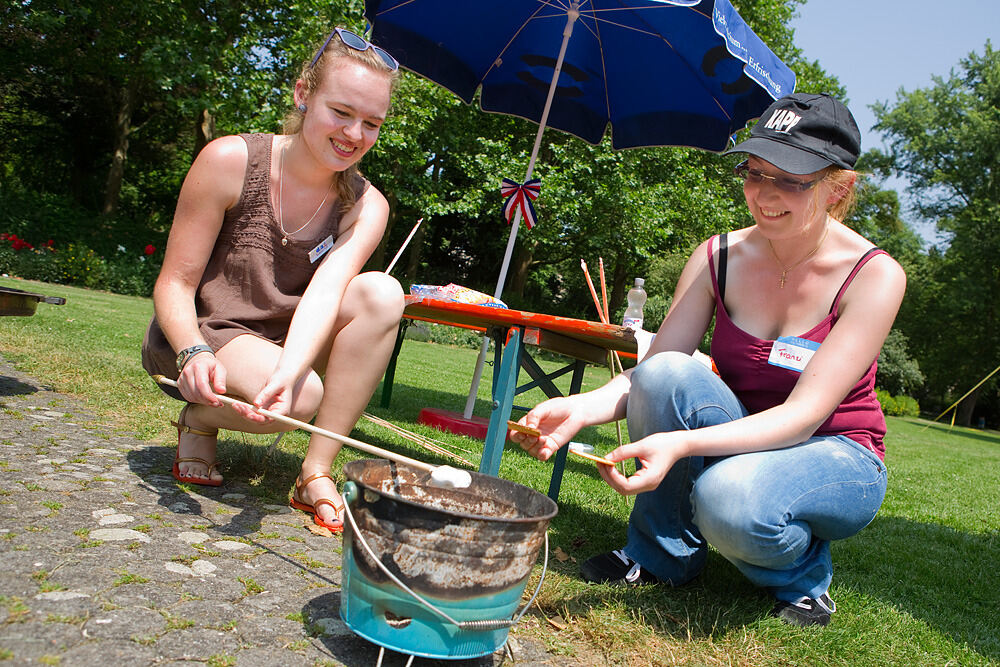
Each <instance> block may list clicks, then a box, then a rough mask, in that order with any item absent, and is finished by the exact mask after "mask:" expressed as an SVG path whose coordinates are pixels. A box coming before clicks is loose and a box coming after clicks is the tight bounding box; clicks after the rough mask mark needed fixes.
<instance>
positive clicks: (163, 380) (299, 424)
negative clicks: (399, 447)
mask: <svg viewBox="0 0 1000 667" xmlns="http://www.w3.org/2000/svg"><path fill="white" fill-rule="evenodd" d="M153 380H155V381H156V382H159V383H160V384H165V385H167V386H170V387H176V386H177V382H176V381H174V380H171V379H170V378H168V377H164V376H163V375H154V376H153ZM219 400H220V401H222V402H223V403H226V404H227V405H242V406H244V407H247V408H250V409H251V410H253V411H255V412H258V413H260V414H262V415H264V416H265V417H270V418H271V419H273V420H274V421H278V422H283V423H285V424H289V425H291V426H294V427H296V428H300V429H302V430H303V431H309V432H310V433H315V434H316V435H321V436H323V437H324V438H330V439H331V440H338V441H340V442H342V443H344V444H345V445H348V446H349V447H353V448H354V449H359V450H361V451H362V452H366V453H368V454H373V455H375V456H378V457H379V458H383V459H389V460H390V461H395V462H396V463H402V464H404V465H408V466H412V467H414V468H417V469H419V470H424V471H426V472H434V470H436V469H437V468H438V466H435V465H431V464H430V463H424V462H423V461H418V460H416V459H411V458H410V457H408V456H403V455H402V454H397V453H395V452H390V451H389V450H387V449H382V448H381V447H376V446H375V445H369V444H368V443H365V442H361V441H360V440H355V439H354V438H349V437H347V436H346V435H340V434H339V433H334V432H333V431H327V430H326V429H324V428H320V427H318V426H313V425H312V424H308V423H306V422H303V421H299V420H298V419H295V418H293V417H286V416H285V415H279V414H278V413H276V412H271V411H270V410H267V409H265V408H258V407H255V406H253V405H251V404H249V403H246V402H244V401H238V400H236V399H235V398H230V397H229V396H219Z"/></svg>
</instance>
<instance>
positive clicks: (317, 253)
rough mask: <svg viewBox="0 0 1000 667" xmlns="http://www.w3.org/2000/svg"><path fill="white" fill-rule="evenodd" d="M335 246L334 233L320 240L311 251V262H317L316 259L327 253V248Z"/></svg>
mask: <svg viewBox="0 0 1000 667" xmlns="http://www.w3.org/2000/svg"><path fill="white" fill-rule="evenodd" d="M332 247H333V234H330V235H329V236H327V237H326V238H325V239H323V240H322V241H320V242H319V245H318V246H316V247H315V248H313V249H312V250H310V251H309V263H310V264H315V263H316V260H317V259H319V258H320V257H322V256H323V255H325V254H326V252H327V250H329V249H330V248H332Z"/></svg>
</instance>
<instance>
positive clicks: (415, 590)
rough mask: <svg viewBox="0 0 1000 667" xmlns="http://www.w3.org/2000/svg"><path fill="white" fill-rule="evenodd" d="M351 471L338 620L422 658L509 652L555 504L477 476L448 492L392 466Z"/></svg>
mask: <svg viewBox="0 0 1000 667" xmlns="http://www.w3.org/2000/svg"><path fill="white" fill-rule="evenodd" d="M344 472H345V474H346V475H347V477H348V479H349V480H350V481H349V482H348V483H347V485H345V489H344V497H345V500H346V502H347V504H348V507H349V513H350V517H349V518H350V521H348V525H347V527H346V529H345V531H344V557H343V560H344V563H343V572H344V575H343V576H344V581H343V590H344V594H343V596H342V597H341V610H340V613H341V616H342V617H343V619H344V622H345V623H347V625H348V627H350V628H351V629H352V630H353V631H354V632H356V633H358V634H360V635H361V636H363V637H365V638H367V639H369V640H371V641H373V642H375V643H376V644H380V645H382V646H385V647H388V648H392V649H394V650H397V651H401V652H404V653H409V654H411V655H419V656H424V657H436V658H470V657H478V656H482V655H487V654H489V653H492V652H493V651H495V650H496V649H498V648H499V647H500V646H502V645H503V643H504V642H505V641H506V639H507V634H508V631H509V627H510V625H511V624H512V622H511V618H512V616H513V614H514V612H515V611H516V610H517V607H518V604H519V602H520V600H521V595H522V593H523V592H524V588H525V586H526V584H527V581H528V577H529V575H530V574H531V568H532V566H533V565H534V563H535V560H536V559H537V557H538V551H539V549H541V547H542V545H543V543H544V542H545V532H546V529H547V528H548V524H549V521H551V519H552V517H554V516H555V515H556V512H557V508H556V505H555V503H554V502H552V500H551V499H549V498H547V497H546V496H544V495H542V494H540V493H538V492H536V491H534V490H532V489H529V488H527V487H524V486H521V485H519V484H515V483H513V482H508V481H505V480H501V479H498V478H496V477H491V476H488V475H481V474H479V473H472V484H471V486H469V487H468V488H465V489H447V488H440V487H434V486H431V484H430V475H429V473H426V472H423V471H419V470H416V469H413V468H409V467H407V466H403V465H399V464H396V463H393V462H389V461H381V460H366V461H352V462H351V463H348V464H347V465H345V466H344ZM355 531H357V533H358V535H355ZM365 545H367V547H368V548H367V549H366V548H365ZM368 549H370V550H371V552H372V553H371V554H369V552H368ZM373 556H374V558H373ZM376 561H377V562H376ZM390 575H391V576H390ZM393 578H395V579H396V580H397V581H393ZM406 588H409V589H410V590H409V591H407V590H405V589H406Z"/></svg>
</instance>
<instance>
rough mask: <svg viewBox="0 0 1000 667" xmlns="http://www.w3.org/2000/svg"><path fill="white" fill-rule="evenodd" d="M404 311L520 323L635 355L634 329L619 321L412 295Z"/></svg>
mask: <svg viewBox="0 0 1000 667" xmlns="http://www.w3.org/2000/svg"><path fill="white" fill-rule="evenodd" d="M404 314H405V315H406V316H408V317H414V318H416V319H425V320H429V321H432V322H441V323H444V324H455V325H458V326H465V327H472V328H486V327H491V326H508V327H511V326H521V327H525V328H526V329H536V330H539V331H542V332H551V333H554V334H559V335H561V336H565V337H568V338H572V339H575V340H577V341H579V342H582V343H586V344H589V345H593V346H595V347H599V348H601V349H603V350H616V351H618V352H628V353H632V354H635V353H636V350H637V345H636V341H635V334H634V332H633V331H632V330H631V329H626V328H624V327H621V326H618V325H616V324H604V323H602V322H591V321H588V320H577V319H574V318H572V317H560V316H558V315H543V314H541V313H532V312H529V311H526V310H513V309H509V308H492V307H490V306H479V305H473V304H468V303H457V302H454V301H441V300H438V299H432V298H430V297H425V296H416V295H412V294H411V295H407V296H406V309H405V311H404Z"/></svg>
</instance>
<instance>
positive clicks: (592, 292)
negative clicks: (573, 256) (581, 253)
mask: <svg viewBox="0 0 1000 667" xmlns="http://www.w3.org/2000/svg"><path fill="white" fill-rule="evenodd" d="M580 268H581V269H583V277H584V278H586V279H587V287H589V288H590V296H592V297H593V298H594V306H595V307H596V308H597V317H598V319H600V320H601V322H602V323H603V324H607V323H608V318H607V317H605V316H604V309H603V308H601V300H600V299H598V298H597V290H596V289H594V281H593V280H591V278H590V270H589V269H587V263H586V262H585V261H583V260H582V259H581V260H580Z"/></svg>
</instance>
